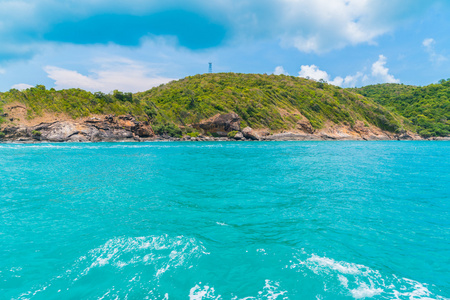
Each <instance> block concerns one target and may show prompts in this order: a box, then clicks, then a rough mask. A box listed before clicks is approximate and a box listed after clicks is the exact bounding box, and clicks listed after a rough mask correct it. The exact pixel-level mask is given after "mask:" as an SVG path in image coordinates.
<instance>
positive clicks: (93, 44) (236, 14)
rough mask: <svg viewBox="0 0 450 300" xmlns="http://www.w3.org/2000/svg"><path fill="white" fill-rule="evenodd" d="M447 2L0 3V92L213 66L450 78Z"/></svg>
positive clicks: (348, 76)
mask: <svg viewBox="0 0 450 300" xmlns="http://www.w3.org/2000/svg"><path fill="white" fill-rule="evenodd" d="M448 16H450V1H449V0H270V1H269V0H164V1H161V0H127V1H122V0H30V1H27V0H17V1H16V0H0V91H7V90H9V89H11V88H17V89H25V88H28V87H31V86H35V85H38V84H42V85H45V86H46V87H48V88H51V87H53V88H55V89H65V88H82V89H86V90H89V91H93V92H95V91H102V92H105V93H109V92H111V91H113V90H115V89H118V90H121V91H124V92H138V91H145V90H148V89H150V88H152V87H154V86H158V85H160V84H163V83H167V82H169V81H172V80H176V79H181V78H184V77H186V76H192V75H196V74H202V73H207V72H208V63H209V62H211V63H212V68H213V72H235V73H261V74H264V73H266V74H276V75H279V74H286V75H291V76H300V77H305V78H311V79H315V80H320V79H323V80H325V81H327V82H328V83H330V84H334V85H338V86H341V87H354V86H357V87H358V86H364V85H369V84H376V83H385V82H389V83H403V84H411V85H421V86H423V85H428V84H431V83H436V82H438V81H439V80H440V79H447V78H449V77H450V34H448V33H449V32H450V18H449V17H448Z"/></svg>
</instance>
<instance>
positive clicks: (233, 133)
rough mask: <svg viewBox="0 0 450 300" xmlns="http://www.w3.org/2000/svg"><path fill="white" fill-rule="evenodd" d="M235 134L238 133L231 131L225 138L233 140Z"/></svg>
mask: <svg viewBox="0 0 450 300" xmlns="http://www.w3.org/2000/svg"><path fill="white" fill-rule="evenodd" d="M236 133H238V132H237V131H235V130H233V131H230V132H228V134H227V136H228V137H229V138H234V136H235V135H236Z"/></svg>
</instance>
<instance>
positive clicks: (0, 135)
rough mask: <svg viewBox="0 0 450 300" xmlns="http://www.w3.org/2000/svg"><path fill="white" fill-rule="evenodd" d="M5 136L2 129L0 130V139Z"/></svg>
mask: <svg viewBox="0 0 450 300" xmlns="http://www.w3.org/2000/svg"><path fill="white" fill-rule="evenodd" d="M4 137H5V133H4V132H3V131H0V139H2V138H4Z"/></svg>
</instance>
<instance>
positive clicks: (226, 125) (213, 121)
mask: <svg viewBox="0 0 450 300" xmlns="http://www.w3.org/2000/svg"><path fill="white" fill-rule="evenodd" d="M191 127H193V128H195V129H197V130H199V131H202V132H204V133H208V132H209V133H211V134H213V135H217V136H221V137H225V136H227V134H228V133H229V132H231V131H240V130H241V118H240V117H239V115H238V114H237V113H234V112H231V113H228V114H217V115H215V116H213V117H211V118H209V119H207V120H204V121H201V122H200V123H197V124H192V125H191Z"/></svg>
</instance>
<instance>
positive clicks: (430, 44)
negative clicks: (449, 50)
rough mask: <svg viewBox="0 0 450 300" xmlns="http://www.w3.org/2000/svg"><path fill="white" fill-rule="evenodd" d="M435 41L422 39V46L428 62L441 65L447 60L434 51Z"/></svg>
mask: <svg viewBox="0 0 450 300" xmlns="http://www.w3.org/2000/svg"><path fill="white" fill-rule="evenodd" d="M435 44H436V41H435V40H434V39H432V38H428V39H424V40H423V42H422V45H423V46H424V47H425V51H426V52H427V53H428V55H429V58H430V61H431V62H432V63H435V64H439V63H442V62H444V61H446V60H447V57H445V56H444V55H442V54H438V53H437V52H436V50H435Z"/></svg>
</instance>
